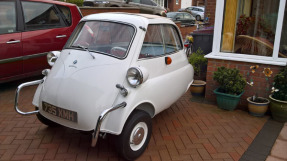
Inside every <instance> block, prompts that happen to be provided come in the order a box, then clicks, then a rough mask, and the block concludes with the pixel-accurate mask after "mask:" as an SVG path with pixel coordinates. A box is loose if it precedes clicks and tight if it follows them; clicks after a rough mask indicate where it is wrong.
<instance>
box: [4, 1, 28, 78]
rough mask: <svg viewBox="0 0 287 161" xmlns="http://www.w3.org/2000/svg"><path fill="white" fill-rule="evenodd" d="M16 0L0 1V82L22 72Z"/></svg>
mask: <svg viewBox="0 0 287 161" xmlns="http://www.w3.org/2000/svg"><path fill="white" fill-rule="evenodd" d="M16 4H17V3H16V1H15V0H9V1H8V0H5V1H2V0H1V1H0V82H2V81H1V80H4V79H7V78H8V79H9V78H11V77H12V76H16V75H20V74H22V63H23V61H22V57H21V56H22V42H21V32H19V31H18V26H17V25H16V24H18V25H19V23H17V16H16V15H17V13H18V12H16V11H17V10H16V6H17V5H16Z"/></svg>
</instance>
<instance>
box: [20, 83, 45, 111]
mask: <svg viewBox="0 0 287 161" xmlns="http://www.w3.org/2000/svg"><path fill="white" fill-rule="evenodd" d="M43 82H44V80H43V79H41V80H36V81H32V82H26V83H23V84H20V85H19V86H18V88H17V89H16V95H15V104H14V108H15V110H16V111H17V112H18V113H19V114H21V115H31V114H36V113H38V112H39V110H35V111H30V112H23V111H21V110H20V109H19V108H18V101H19V95H20V91H21V89H22V88H24V87H28V86H33V85H37V84H41V83H43Z"/></svg>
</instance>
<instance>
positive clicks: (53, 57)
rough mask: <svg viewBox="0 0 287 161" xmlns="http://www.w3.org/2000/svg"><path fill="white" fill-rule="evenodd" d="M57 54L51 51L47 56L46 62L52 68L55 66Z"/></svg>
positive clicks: (57, 52)
mask: <svg viewBox="0 0 287 161" xmlns="http://www.w3.org/2000/svg"><path fill="white" fill-rule="evenodd" d="M59 54H60V52H59V51H51V52H49V53H48V54H47V62H48V64H49V65H50V66H53V65H54V64H55V62H56V60H57V59H58V56H59Z"/></svg>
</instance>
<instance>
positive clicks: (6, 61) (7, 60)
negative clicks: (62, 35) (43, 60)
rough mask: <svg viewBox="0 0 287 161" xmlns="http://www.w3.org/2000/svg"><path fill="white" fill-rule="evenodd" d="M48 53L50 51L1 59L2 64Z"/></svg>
mask: <svg viewBox="0 0 287 161" xmlns="http://www.w3.org/2000/svg"><path fill="white" fill-rule="evenodd" d="M47 54H48V52H45V53H40V54H33V55H26V56H19V57H15V58H8V59H2V60H0V64H5V63H12V62H16V61H21V60H27V59H31V58H37V57H41V56H45V55H47Z"/></svg>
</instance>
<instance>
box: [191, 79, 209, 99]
mask: <svg viewBox="0 0 287 161" xmlns="http://www.w3.org/2000/svg"><path fill="white" fill-rule="evenodd" d="M205 85H206V82H205V81H202V80H194V81H193V83H192V84H191V86H190V92H191V94H192V95H194V96H202V95H203V93H204V91H205Z"/></svg>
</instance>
